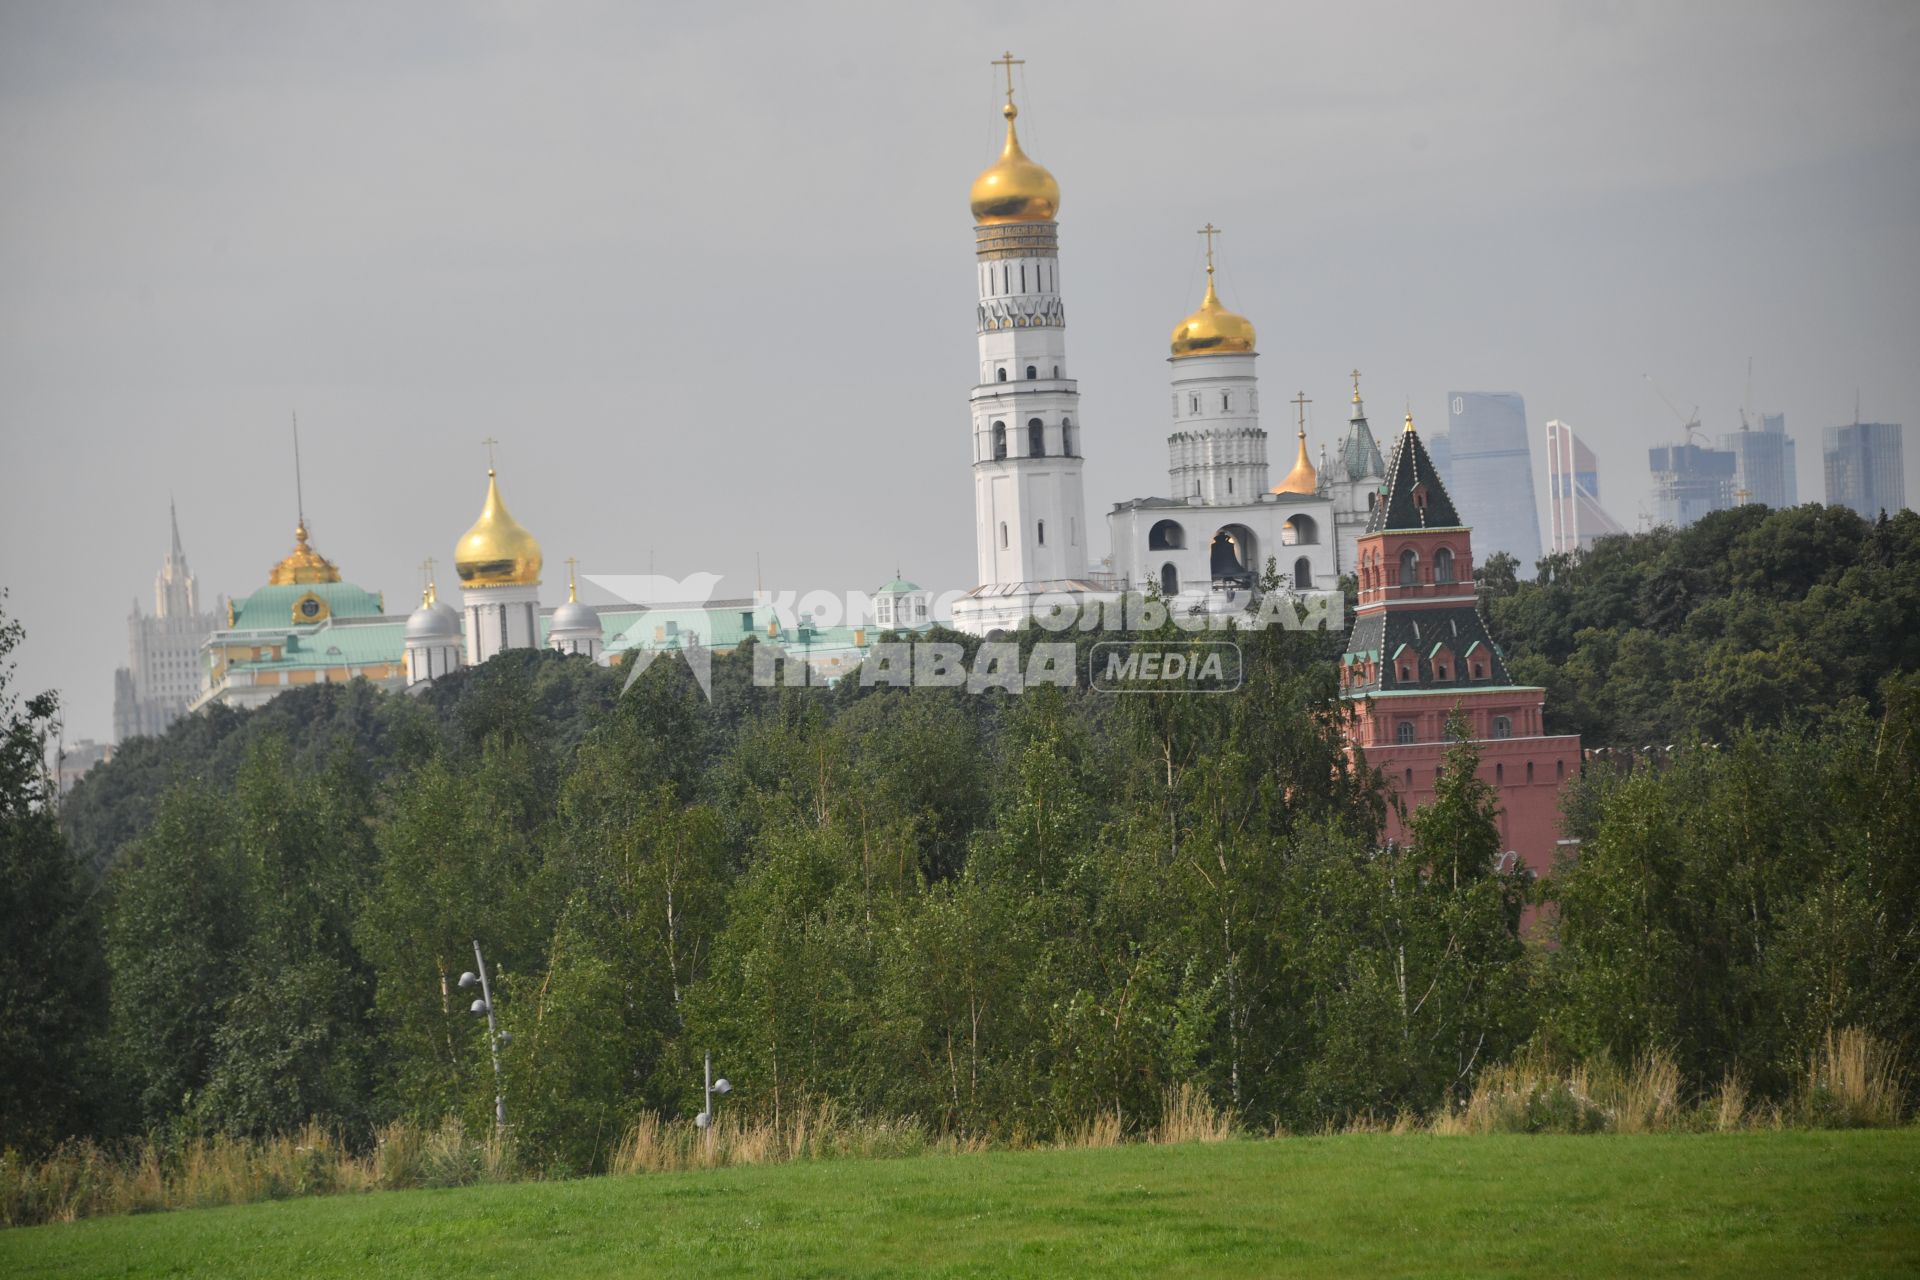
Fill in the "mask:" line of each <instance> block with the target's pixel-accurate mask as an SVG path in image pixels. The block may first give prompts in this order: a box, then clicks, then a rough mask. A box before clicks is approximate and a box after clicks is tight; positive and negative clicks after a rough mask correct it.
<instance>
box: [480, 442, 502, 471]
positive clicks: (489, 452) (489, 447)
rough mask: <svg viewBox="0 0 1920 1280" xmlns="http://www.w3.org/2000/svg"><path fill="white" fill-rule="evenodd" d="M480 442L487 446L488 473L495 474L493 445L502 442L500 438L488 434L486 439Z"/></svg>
mask: <svg viewBox="0 0 1920 1280" xmlns="http://www.w3.org/2000/svg"><path fill="white" fill-rule="evenodd" d="M480 443H481V444H483V445H485V446H487V474H488V475H492V474H493V446H495V445H497V444H499V443H500V442H499V441H498V440H495V439H494V438H493V437H492V436H488V437H487V438H486V439H485V440H482V441H481V442H480Z"/></svg>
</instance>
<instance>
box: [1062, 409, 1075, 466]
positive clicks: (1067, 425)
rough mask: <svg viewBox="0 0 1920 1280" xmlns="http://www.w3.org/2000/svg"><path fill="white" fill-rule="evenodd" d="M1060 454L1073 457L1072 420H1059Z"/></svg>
mask: <svg viewBox="0 0 1920 1280" xmlns="http://www.w3.org/2000/svg"><path fill="white" fill-rule="evenodd" d="M1060 452H1061V453H1064V454H1066V455H1067V456H1068V457H1069V458H1071V457H1073V419H1072V418H1062V419H1060Z"/></svg>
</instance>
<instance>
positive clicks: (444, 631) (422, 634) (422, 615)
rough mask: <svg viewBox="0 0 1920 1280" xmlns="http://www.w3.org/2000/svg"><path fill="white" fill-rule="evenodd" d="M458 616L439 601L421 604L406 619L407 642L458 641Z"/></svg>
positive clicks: (451, 607) (448, 606)
mask: <svg viewBox="0 0 1920 1280" xmlns="http://www.w3.org/2000/svg"><path fill="white" fill-rule="evenodd" d="M460 638H461V637H460V615H459V614H458V613H455V612H454V611H453V606H451V605H448V604H444V603H442V602H441V601H438V600H436V601H434V602H433V603H432V604H423V605H421V606H420V607H419V608H418V609H415V610H414V611H413V613H412V615H411V616H409V617H408V618H407V639H408V640H429V641H448V640H456V641H457V640H459V639H460Z"/></svg>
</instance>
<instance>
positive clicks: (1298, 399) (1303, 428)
mask: <svg viewBox="0 0 1920 1280" xmlns="http://www.w3.org/2000/svg"><path fill="white" fill-rule="evenodd" d="M1293 402H1294V403H1295V404H1296V405H1299V406H1300V434H1301V435H1303V436H1304V435H1305V434H1307V406H1308V405H1310V404H1312V403H1313V401H1311V400H1309V399H1307V393H1306V392H1304V391H1302V392H1301V393H1300V394H1299V395H1297V396H1295V397H1294V398H1293Z"/></svg>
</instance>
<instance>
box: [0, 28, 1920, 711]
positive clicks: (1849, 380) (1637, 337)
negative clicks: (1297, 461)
mask: <svg viewBox="0 0 1920 1280" xmlns="http://www.w3.org/2000/svg"><path fill="white" fill-rule="evenodd" d="M1003 48H1011V49H1013V50H1014V52H1015V54H1016V55H1017V56H1021V57H1024V58H1026V59H1027V65H1026V67H1025V68H1024V86H1023V90H1022V112H1023V114H1022V117H1021V124H1022V126H1023V138H1024V140H1025V141H1026V143H1027V149H1028V151H1029V152H1030V153H1031V154H1032V155H1033V156H1034V157H1035V158H1036V159H1038V160H1040V161H1041V162H1042V163H1044V164H1046V165H1047V166H1048V167H1049V168H1051V169H1052V170H1053V172H1054V173H1055V175H1056V176H1057V177H1058V178H1059V180H1060V184H1061V187H1062V191H1063V199H1062V207H1061V243H1062V250H1061V252H1062V263H1063V266H1062V280H1063V284H1064V288H1065V293H1066V304H1067V315H1068V343H1069V351H1070V353H1071V359H1072V361H1073V372H1074V373H1075V374H1076V375H1077V376H1078V378H1079V379H1080V390H1081V395H1082V406H1081V407H1082V421H1083V424H1084V425H1083V447H1084V450H1085V452H1086V454H1087V467H1086V479H1087V492H1088V515H1089V517H1090V518H1092V519H1094V520H1095V521H1096V523H1098V522H1099V521H1100V520H1101V517H1102V515H1103V513H1104V511H1105V509H1106V507H1107V506H1108V505H1109V504H1111V503H1112V502H1113V501H1116V500H1119V499H1123V498H1128V497H1133V496H1138V495H1144V494H1150V493H1158V492H1161V491H1162V490H1163V489H1164V487H1165V481H1166V476H1165V460H1166V458H1165V446H1164V438H1165V436H1166V434H1167V431H1168V429H1169V424H1168V422H1167V420H1166V418H1167V405H1168V397H1167V394H1166V377H1167V367H1166V364H1165V356H1166V354H1167V352H1166V341H1167V333H1168V330H1169V329H1170V328H1171V327H1172V326H1173V325H1174V324H1175V322H1177V321H1178V320H1179V319H1180V317H1181V316H1183V315H1184V314H1185V313H1186V312H1187V311H1189V310H1190V309H1191V308H1192V307H1193V306H1194V305H1195V303H1196V302H1197V301H1198V296H1199V291H1200V264H1199V255H1198V245H1199V242H1198V239H1197V237H1196V236H1195V235H1194V234H1193V230H1194V228H1195V227H1198V226H1199V225H1200V224H1201V223H1203V222H1205V221H1207V220H1209V219H1211V220H1212V221H1213V222H1215V223H1217V224H1219V225H1220V226H1222V227H1224V228H1225V229H1226V233H1227V234H1226V235H1225V236H1224V237H1223V238H1222V240H1221V242H1220V252H1221V291H1222V294H1223V295H1224V297H1225V300H1226V301H1227V303H1228V304H1229V305H1230V306H1233V307H1235V308H1236V309H1238V310H1241V311H1244V312H1245V313H1246V314H1248V315H1249V316H1251V317H1252V318H1253V320H1254V321H1255V322H1256V323H1257V324H1258V326H1259V330H1260V335H1261V342H1260V350H1261V353H1262V355H1261V369H1260V372H1261V375H1262V377H1263V378H1264V379H1265V381H1266V385H1267V387H1268V389H1269V392H1270V394H1269V397H1268V401H1267V403H1268V404H1269V405H1270V406H1275V405H1281V404H1284V403H1285V401H1287V400H1288V399H1291V398H1292V396H1293V394H1294V392H1295V391H1296V390H1297V389H1300V388H1304V389H1305V391H1306V394H1307V395H1309V396H1311V397H1313V398H1314V400H1315V401H1316V403H1315V405H1314V411H1315V414H1314V421H1313V432H1312V438H1313V439H1314V440H1315V441H1316V443H1317V442H1318V441H1319V440H1323V439H1331V438H1332V436H1333V433H1334V432H1335V431H1337V430H1338V428H1339V426H1340V422H1341V419H1342V418H1344V412H1343V408H1344V405H1345V401H1346V392H1347V380H1346V377H1345V373H1346V371H1347V370H1348V369H1349V368H1352V367H1354V366H1355V365H1358V366H1359V367H1360V368H1361V369H1362V370H1363V371H1364V372H1365V374H1366V378H1365V385H1366V388H1367V391H1368V394H1369V399H1370V407H1371V408H1372V410H1373V417H1374V422H1375V425H1376V427H1385V428H1389V429H1390V428H1391V427H1392V425H1393V424H1394V423H1395V422H1397V420H1398V416H1399V414H1400V413H1401V412H1402V408H1403V406H1404V405H1405V404H1408V403H1411V405H1412V407H1413V410H1414V413H1415V416H1416V420H1418V421H1424V422H1426V423H1428V424H1431V425H1437V424H1438V423H1439V421H1440V420H1441V408H1442V402H1443V397H1444V394H1445V393H1446V392H1447V391H1448V390H1449V389H1454V388H1459V389H1468V388H1479V389H1489V390H1508V389H1510V390H1517V391H1520V392H1522V393H1523V394H1524V395H1525V396H1526V401H1527V408H1528V414H1529V420H1530V425H1531V426H1532V427H1533V429H1534V431H1535V433H1536V435H1538V434H1539V432H1540V430H1541V429H1542V427H1543V425H1544V423H1545V422H1546V421H1547V419H1548V418H1552V417H1559V418H1563V419H1565V420H1567V421H1569V422H1571V423H1573V424H1575V426H1576V427H1578V428H1579V429H1581V431H1582V432H1583V434H1584V437H1585V439H1586V440H1587V441H1588V442H1589V443H1590V444H1592V445H1593V446H1594V448H1595V449H1596V450H1597V451H1598V452H1599V453H1600V454H1601V457H1602V472H1601V485H1602V501H1603V503H1605V504H1606V505H1607V506H1609V507H1610V508H1611V509H1612V510H1613V511H1614V513H1615V514H1616V515H1617V516H1619V517H1621V518H1622V519H1623V520H1625V521H1627V522H1628V523H1630V524H1632V523H1635V522H1636V518H1637V516H1638V514H1639V513H1640V511H1641V510H1642V508H1643V507H1644V506H1645V505H1646V504H1647V500H1648V485H1647V480H1646V474H1645V470H1646V454H1645V450H1646V446H1648V445H1649V444H1653V443H1658V442H1660V441H1662V440H1664V439H1666V438H1668V437H1670V436H1672V435H1673V434H1675V432H1676V428H1675V423H1674V421H1673V419H1672V417H1671V415H1670V414H1669V413H1668V411H1667V410H1666V408H1665V407H1664V406H1663V405H1662V404H1661V403H1660V402H1659V400H1658V399H1656V398H1655V397H1654V395H1653V394H1652V392H1651V391H1650V390H1649V389H1648V387H1647V385H1646V384H1645V382H1643V381H1642V378H1641V375H1642V374H1643V373H1647V372H1651V373H1653V374H1654V375H1655V376H1656V377H1658V378H1659V379H1660V380H1661V381H1662V383H1664V384H1665V386H1666V387H1667V388H1668V389H1669V390H1670V391H1671V393H1672V394H1673V395H1674V396H1675V397H1676V398H1678V399H1680V401H1681V403H1682V405H1683V407H1684V406H1687V405H1691V404H1693V403H1695V402H1698V403H1699V404H1700V406H1701V410H1700V412H1701V417H1702V420H1703V423H1704V425H1705V427H1706V429H1707V430H1708V431H1709V432H1711V433H1717V432H1720V431H1724V430H1730V429H1733V428H1735V427H1737V426H1738V417H1737V410H1738V408H1739V405H1740V402H1741V399H1742V396H1743V394H1744V383H1745V378H1746V366H1747V358H1748V357H1749V356H1751V357H1752V358H1753V367H1754V374H1753V402H1754V407H1755V408H1759V409H1768V410H1784V411H1785V412H1786V414H1787V425H1788V430H1789V431H1790V432H1791V433H1792V434H1793V435H1795V436H1796V437H1797V438H1798V440H1799V442H1800V444H1799V457H1800V476H1799V482H1800V493H1801V496H1802V498H1803V499H1807V498H1818V497H1820V495H1821V489H1820V474H1819V432H1820V428H1822V427H1825V426H1829V425H1833V424H1836V423H1839V422H1843V421H1849V420H1851V418H1852V414H1853V403H1854V394H1855V390H1856V388H1857V389H1858V391H1859V395H1860V404H1861V412H1862V415H1863V416H1864V417H1866V418H1868V419H1874V420H1880V421H1897V422H1904V423H1906V424H1907V426H1908V435H1909V440H1908V458H1907V473H1908V474H1907V488H1908V494H1909V496H1910V498H1911V497H1913V496H1914V495H1916V494H1920V485H1916V480H1915V477H1916V474H1917V473H1920V466H1917V464H1916V458H1915V455H1916V454H1920V438H1916V437H1920V361H1917V360H1916V352H1920V341H1917V337H1920V323H1917V322H1920V89H1917V88H1916V84H1920V74H1917V73H1920V5H1914V4H1912V3H1905V2H1900V3H1894V2H1889V3H1821V4H1804V5H1789V6H1782V5H1772V4H1756V3H1726V4H1709V3H1686V4H1676V3H1671V2H1658V3H1651V2H1650V3H1638V2H1629V0H1622V2H1616V3H1559V4H1552V3H1524V4H1522V3H1516V4H1431V3H1422V4H1399V5H1380V4H1340V5H1331V4H1314V5H1292V4H1276V3H1263V4H1236V3H1211V4H1207V5H1189V6H1180V5H1170V4H1166V3H1164V2H1163V3H1155V4H1115V3H1099V4H1093V3H1088V4H1040V3H1034V2H1032V0H1029V2H1027V3H1021V4H1008V3H975V4H967V5H945V4H942V5H934V4H912V5H909V4H898V3H895V4H883V5H870V6H837V5H824V4H823V5H808V4H795V3H785V4H768V5H756V4H710V5H699V6H691V5H656V4H647V5H642V4H638V3H605V4H599V3H543V4H538V5H535V4H531V3H528V4H484V3H475V4H458V5H455V4H431V3H406V4H399V5H395V4H390V3H377V4H371V3H370V4H308V5H291V4H275V3H221V4H210V3H209V4H194V3H146V4H103V3H93V4H85V3H72V4H67V3H54V2H52V0H47V2H46V3H38V4H31V3H5V4H4V5H3V6H0V192H3V193H4V198H3V199H0V279H3V280H4V290H0V584H4V585H5V586H7V587H8V588H10V589H11V591H12V597H11V599H10V600H9V601H8V602H7V605H6V606H5V607H6V609H7V611H8V612H9V613H11V614H13V615H14V616H17V617H19V618H20V619H21V620H23V621H24V623H25V624H26V626H27V628H28V641H27V646H26V648H25V650H24V652H23V653H22V655H21V672H20V679H21V682H22V684H23V685H25V686H28V687H30V688H40V687H47V686H57V687H59V688H60V689H61V690H62V691H63V694H64V697H65V700H66V706H67V736H68V737H69V739H72V738H76V737H79V736H83V735H85V736H94V737H101V738H104V737H106V736H107V735H108V734H109V733H110V731H111V714H110V713H111V705H112V677H113V669H114V668H115V667H116V666H118V665H122V664H124V663H125V661H126V627H125V619H126V615H127V611H128V604H129V601H130V600H131V599H133V598H135V597H138V598H139V599H140V600H141V601H142V603H143V607H145V608H148V609H151V607H152V579H153V575H154V572H155V571H156V569H157V568H158V567H159V563H160V559H161V557H162V555H163V554H164V552H165V550H166V545H167V498H168V494H169V493H172V494H173V495H175V496H176V497H177V499H178V501H179V506H180V524H181V531H182V533H183V535H184V537H185V540H186V547H187V553H188V557H189V559H190V561H191V563H192V566H193V569H194V571H195V572H196V573H197V574H198V575H199V578H200V583H201V589H202V591H203V593H204V594H205V595H206V596H207V597H209V598H211V597H212V596H213V595H215V594H216V593H224V594H244V593H246V592H248V591H250V590H252V589H253V588H255V587H256V586H258V585H260V584H261V583H263V582H264V581H265V575H266V572H267V570H268V568H269V567H270V566H271V565H272V564H273V562H274V561H275V560H276V559H278V558H279V557H280V556H281V555H283V554H285V552H286V551H287V550H288V548H289V547H290V545H291V542H292V532H291V531H292V525H293V522H294V510H293V485H292V476H291V465H290V459H289V449H288V431H287V422H288V415H289V413H290V412H291V411H294V410H297V411H298V412H299V415H300V422H301V427H302V436H303V444H304V450H305V463H306V506H307V514H308V518H309V523H310V524H311V526H312V530H313V537H314V542H315V545H316V546H317V547H318V548H319V549H320V550H321V551H322V552H323V553H325V554H326V555H327V556H329V557H331V558H332V559H333V560H334V561H336V562H337V563H338V564H339V566H340V568H341V571H342V573H343V574H344V575H345V576H346V577H347V578H348V580H350V581H353V582H357V583H359V584H361V585H363V586H366V587H369V588H375V589H384V590H385V592H386V595H387V602H388V605H389V607H390V608H393V609H396V610H404V609H406V608H407V607H409V605H410V604H411V602H412V601H413V600H414V599H415V598H416V597H415V594H414V593H415V591H416V586H415V584H416V581H417V576H416V573H415V570H414V566H415V565H416V564H417V563H418V562H419V561H420V560H421V559H422V558H423V557H425V556H428V555H433V556H436V557H438V558H439V559H440V561H441V562H442V571H441V585H442V587H443V588H451V586H452V585H453V575H452V572H451V568H450V566H449V564H448V562H449V561H450V560H451V556H452V547H453V543H454V541H455V540H456V539H457V538H458V537H459V535H460V534H461V533H462V532H463V531H464V530H465V529H466V527H467V525H468V524H469V523H470V522H471V521H472V520H473V518H474V516H475V515H476V514H477V513H478V511H479V507H480V502H481V498H482V495H483V491H484V487H485V454H484V452H483V450H482V449H481V448H480V446H479V444H478V443H477V442H478V441H479V440H480V439H481V438H482V437H484V436H487V435H493V436H497V437H498V438H499V439H500V440H501V442H502V444H501V446H500V471H501V483H502V485H503V491H504V493H505V496H506V498H507V501H508V503H509V505H510V506H511V507H512V509H513V511H514V513H515V515H516V516H517V517H519V519H520V520H521V521H522V522H523V523H524V524H526V525H527V526H528V527H529V528H530V529H532V530H533V532H534V533H535V534H536V535H537V536H538V537H539V538H540V539H541V541H542V543H543V544H544V546H545V550H546V556H547V564H548V572H547V575H546V576H547V586H546V589H545V594H546V597H547V599H548V600H549V601H550V602H551V601H556V600H559V599H563V598H564V594H565V586H564V575H563V571H562V570H561V569H560V568H559V565H560V561H561V560H562V559H563V558H564V557H566V556H569V555H574V556H578V557H580V559H581V562H582V568H583V571H595V572H605V573H613V572H636V571H639V572H644V571H645V568H646V565H647V562H648V557H649V555H650V554H651V555H652V556H653V557H654V561H655V563H656V564H657V566H658V569H659V571H660V572H662V573H670V574H674V575H676V576H677V575H680V574H683V573H687V572H691V571H693V570H696V569H709V570H713V571H717V572H722V573H726V574H728V575H731V576H730V579H729V582H728V584H727V586H726V587H725V588H723V590H739V591H741V592H743V593H744V592H745V591H748V590H750V589H751V587H752V580H753V572H754V557H755V554H756V553H759V554H760V555H761V556H762V560H763V564H764V572H765V577H766V581H767V583H768V585H769V586H781V587H793V588H801V589H807V588H813V587H825V588H830V589H845V588H856V587H857V588H871V587H872V586H874V585H876V584H877V583H879V582H881V581H883V580H884V579H886V578H888V577H890V576H892V573H893V571H894V568H895V567H896V565H898V567H900V568H901V569H903V570H904V571H905V572H906V573H907V575H908V576H910V577H912V578H915V579H916V580H918V581H920V582H921V583H923V584H924V585H927V586H931V587H936V588H941V589H945V588H952V587H965V586H969V585H972V584H971V581H970V578H971V574H972V566H973V541H972V513H971V501H972V485H971V480H970V477H969V475H968V470H967V462H968V431H969V418H968V411H967V391H968V387H969V384H970V382H971V380H972V377H973V370H974V368H975V352H974V332H973V320H974V316H973V308H974V298H973V287H974V284H973V268H972V241H973V236H972V229H971V218H970V216H969V214H968V211H967V188H968V185H969V183H970V182H971V181H972V179H973V176H974V174H975V173H976V172H977V171H978V170H979V169H980V168H982V167H983V166H984V165H986V164H987V163H988V162H989V161H990V160H991V159H992V158H993V156H994V154H995V152H996V150H997V147H998V138H999V132H1000V121H999V117H998V116H997V114H996V112H995V108H996V105H997V103H998V100H999V99H998V96H997V94H996V92H995V90H994V87H993V75H994V71H993V69H992V68H991V67H990V66H989V65H988V61H989V59H991V58H993V57H994V56H996V55H997V54H998V53H999V52H1000V51H1001V50H1002V49H1003ZM1273 392H1279V393H1281V394H1272V393H1273ZM1266 425H1267V426H1268V427H1269V428H1271V429H1276V430H1283V429H1284V427H1285V425H1286V424H1285V422H1283V421H1281V420H1280V418H1279V416H1278V415H1275V414H1272V413H1270V414H1269V420H1268V422H1267V424H1266ZM1539 452H1540V449H1539V446H1538V442H1537V441H1536V465H1537V469H1539V470H1540V477H1541V478H1540V479H1539V480H1537V481H1536V483H1537V484H1538V485H1539V486H1540V492H1541V496H1542V498H1544V495H1545V487H1544V486H1545V482H1544V464H1542V463H1540V461H1539V457H1538V454H1539ZM1280 465H1281V468H1282V469H1284V467H1285V463H1284V461H1282V462H1281V464H1280ZM1276 474H1277V473H1276ZM1095 547H1096V550H1100V549H1104V535H1100V536H1097V537H1096V539H1095Z"/></svg>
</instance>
